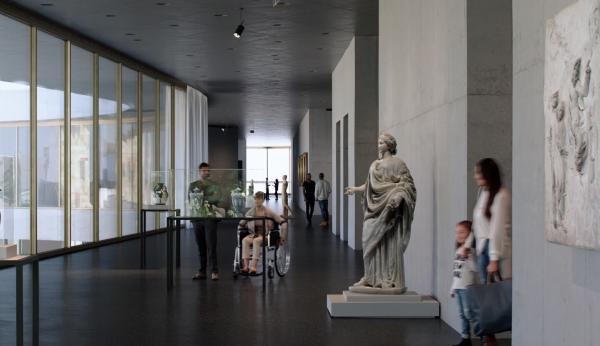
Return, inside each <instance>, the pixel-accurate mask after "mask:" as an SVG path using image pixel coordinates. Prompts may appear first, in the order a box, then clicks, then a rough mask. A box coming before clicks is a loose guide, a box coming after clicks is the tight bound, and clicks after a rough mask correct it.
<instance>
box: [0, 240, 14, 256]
mask: <svg viewBox="0 0 600 346" xmlns="http://www.w3.org/2000/svg"><path fill="white" fill-rule="evenodd" d="M16 255H17V245H16V244H8V245H0V260H5V259H7V258H11V257H15V256H16Z"/></svg>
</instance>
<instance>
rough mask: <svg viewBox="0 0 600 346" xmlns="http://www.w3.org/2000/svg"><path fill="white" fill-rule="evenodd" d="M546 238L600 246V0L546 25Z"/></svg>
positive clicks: (585, 0)
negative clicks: (598, 172)
mask: <svg viewBox="0 0 600 346" xmlns="http://www.w3.org/2000/svg"><path fill="white" fill-rule="evenodd" d="M545 47H546V58H545V62H544V66H545V71H544V104H545V107H544V113H545V124H546V125H545V137H546V138H545V173H546V174H545V192H546V193H545V214H546V222H545V224H546V226H545V232H546V239H548V240H549V241H552V242H557V243H561V244H565V245H572V246H578V247H585V248H591V249H600V231H599V230H600V208H599V207H598V206H599V205H600V184H598V182H597V181H596V173H597V171H598V170H599V169H600V162H599V161H598V160H597V159H596V158H597V156H598V149H599V147H600V145H599V144H600V132H599V130H600V116H599V114H600V113H599V112H600V95H599V92H600V78H598V76H597V73H598V68H597V67H598V66H600V54H599V52H600V0H579V1H577V2H575V3H573V4H572V5H570V6H568V7H566V8H565V9H563V10H562V11H560V12H559V13H558V14H557V15H556V16H554V17H553V18H551V19H550V20H548V22H547V24H546V45H545Z"/></svg>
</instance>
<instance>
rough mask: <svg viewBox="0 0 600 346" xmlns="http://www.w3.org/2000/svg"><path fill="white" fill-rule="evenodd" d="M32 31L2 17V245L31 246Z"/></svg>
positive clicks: (24, 248) (24, 249)
mask: <svg viewBox="0 0 600 346" xmlns="http://www.w3.org/2000/svg"><path fill="white" fill-rule="evenodd" d="M29 39H30V28H29V26H27V25H24V24H21V23H19V22H17V21H14V20H12V19H9V18H8V17H4V16H0V189H1V190H2V191H0V212H1V213H2V220H1V222H0V242H2V243H4V242H7V243H10V244H17V246H18V251H19V252H20V253H29V250H30V249H29V246H30V242H29V239H30V188H29V187H30V183H29V179H30V170H29V169H30V162H29V160H30V150H29V148H30V145H29V142H30V136H29V133H30V130H29V128H30V119H31V118H30V104H29V100H30V90H29V86H30V82H29V81H30V75H29V61H30V60H29V59H30V49H29V47H30V46H29Z"/></svg>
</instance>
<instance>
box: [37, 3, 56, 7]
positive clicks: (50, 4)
mask: <svg viewBox="0 0 600 346" xmlns="http://www.w3.org/2000/svg"><path fill="white" fill-rule="evenodd" d="M40 6H45V7H50V6H54V4H53V3H51V2H44V3H41V4H40Z"/></svg>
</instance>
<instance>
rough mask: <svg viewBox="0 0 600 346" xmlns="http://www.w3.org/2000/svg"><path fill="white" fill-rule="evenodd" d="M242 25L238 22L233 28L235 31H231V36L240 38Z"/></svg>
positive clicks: (242, 29) (242, 30)
mask: <svg viewBox="0 0 600 346" xmlns="http://www.w3.org/2000/svg"><path fill="white" fill-rule="evenodd" d="M244 29H245V28H244V25H243V24H240V25H238V27H237V28H236V29H235V32H234V33H233V36H234V37H235V38H241V37H242V33H243V32H244Z"/></svg>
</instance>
